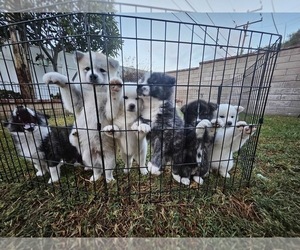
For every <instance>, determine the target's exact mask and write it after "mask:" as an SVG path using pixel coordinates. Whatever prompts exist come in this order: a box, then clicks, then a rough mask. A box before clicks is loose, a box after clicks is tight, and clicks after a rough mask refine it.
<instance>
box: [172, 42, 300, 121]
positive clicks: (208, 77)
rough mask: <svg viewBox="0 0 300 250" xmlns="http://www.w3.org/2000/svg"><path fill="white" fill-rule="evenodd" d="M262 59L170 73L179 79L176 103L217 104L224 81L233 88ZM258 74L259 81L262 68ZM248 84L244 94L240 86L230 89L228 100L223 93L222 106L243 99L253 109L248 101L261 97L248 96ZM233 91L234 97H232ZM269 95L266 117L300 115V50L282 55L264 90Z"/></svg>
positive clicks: (215, 63) (223, 62)
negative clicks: (269, 85)
mask: <svg viewBox="0 0 300 250" xmlns="http://www.w3.org/2000/svg"><path fill="white" fill-rule="evenodd" d="M258 58H260V57H258V56H257V55H245V56H242V57H238V58H237V57H232V58H227V59H226V60H216V61H208V62H204V63H203V64H200V65H199V67H197V68H192V69H190V70H188V69H187V70H179V71H171V72H168V74H170V75H173V76H175V77H176V78H177V84H178V86H177V91H176V99H178V100H181V101H182V102H180V103H181V105H183V104H185V103H187V102H190V101H192V100H195V99H198V98H201V99H204V100H207V101H213V102H216V101H217V93H218V86H219V85H220V84H221V82H222V81H223V83H224V84H225V85H226V83H227V84H230V82H232V79H233V77H235V81H237V80H238V79H239V77H240V78H241V79H242V75H243V74H244V73H245V69H248V68H249V67H251V65H253V64H254V63H255V62H257V60H258ZM262 60H263V58H262ZM256 74H257V77H259V76H260V74H262V71H261V68H258V69H257V73H256ZM251 77H252V76H251ZM255 77H256V76H255ZM268 77H270V76H268ZM249 81H251V79H250V80H249ZM255 81H257V82H258V83H259V80H257V79H255ZM244 82H245V80H244ZM258 83H255V84H258ZM247 84H248V83H246V84H245V83H243V85H244V86H245V85H246V87H244V89H246V91H245V90H243V93H242V94H241V87H240V86H239V87H235V88H233V89H232V88H231V87H230V88H227V91H228V94H227V96H226V93H225V92H224V93H223V92H222V94H223V96H222V98H223V99H221V102H227V101H229V99H228V98H230V101H232V102H238V99H241V103H242V105H249V104H247V103H248V99H249V98H251V99H252V100H254V99H255V98H256V97H257V93H255V92H253V93H252V94H251V96H249V95H248V94H247V92H249V91H247ZM249 84H250V83H249ZM256 86H257V85H256ZM249 89H250V88H249ZM231 90H233V91H231ZM230 91H231V93H229V92H230ZM268 91H269V94H268V99H267V103H266V109H265V114H280V115H293V116H298V115H299V114H300V46H299V47H293V48H287V49H283V50H281V51H280V52H279V55H278V58H277V63H276V66H275V70H274V73H273V78H272V82H271V87H270V88H265V89H263V90H262V92H261V93H260V95H261V94H262V95H263V96H266V95H267V92H268ZM244 92H246V94H245V93H244ZM243 98H244V99H243ZM259 98H261V97H259ZM243 103H245V104H243ZM251 105H254V104H253V103H252V104H251ZM260 105H264V103H261V102H260ZM254 106H255V105H254Z"/></svg>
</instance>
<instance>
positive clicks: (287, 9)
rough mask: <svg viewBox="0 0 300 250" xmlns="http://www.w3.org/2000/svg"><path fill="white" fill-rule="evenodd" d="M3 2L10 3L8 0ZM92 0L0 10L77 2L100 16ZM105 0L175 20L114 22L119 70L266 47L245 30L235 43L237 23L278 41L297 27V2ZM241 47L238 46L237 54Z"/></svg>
mask: <svg viewBox="0 0 300 250" xmlns="http://www.w3.org/2000/svg"><path fill="white" fill-rule="evenodd" d="M3 1H4V2H7V3H10V1H8V0H7V1H6V0H3ZM95 1H96V0H78V1H76V0H75V1H74V0H69V1H68V0H67V1H66V0H53V1H52V0H47V1H32V0H30V1H27V0H24V1H20V2H17V3H20V6H18V4H17V3H16V4H15V5H13V6H11V4H7V5H3V6H9V8H15V9H14V10H15V11H51V8H52V7H53V8H54V9H53V10H54V11H55V10H56V11H57V8H58V7H59V8H60V10H61V11H62V12H70V11H72V8H70V6H74V8H75V6H76V4H77V3H83V5H82V4H81V5H79V4H78V5H77V9H78V8H79V7H78V6H80V8H79V10H80V11H82V12H87V11H92V12H96V13H97V12H98V13H100V12H105V10H104V9H99V10H97V9H95V5H94V3H95ZM104 1H105V0H101V1H100V0H99V2H104ZM25 2H26V5H25V4H24V3H25ZM106 2H107V3H108V4H109V5H113V7H114V9H115V10H116V12H117V13H118V14H123V15H131V16H135V17H147V18H156V19H163V20H171V21H174V22H177V23H167V24H166V23H164V22H151V21H149V20H148V21H147V20H142V19H141V18H138V19H135V20H133V19H130V18H122V19H119V21H121V22H120V23H119V26H120V31H121V35H122V37H123V38H124V39H123V40H124V45H123V50H122V51H121V52H120V55H119V57H118V58H117V59H118V60H119V61H120V62H121V64H122V65H124V66H131V67H138V68H140V69H144V70H155V71H167V70H176V69H183V68H188V67H197V66H198V65H199V62H200V61H205V60H211V59H217V58H224V57H227V56H234V55H237V54H241V53H247V52H252V51H253V50H256V49H257V48H258V47H263V46H266V45H267V44H268V36H267V35H266V34H264V37H263V40H262V41H259V39H260V37H259V33H251V32H250V33H249V32H247V33H246V36H245V41H244V42H242V41H241V35H243V34H244V33H243V25H244V24H246V23H247V22H249V27H248V30H253V31H258V32H268V33H273V34H279V35H282V38H283V42H284V41H286V40H287V39H288V38H289V35H290V34H292V33H294V32H296V31H297V30H298V29H299V28H300V1H299V0H287V1H284V0H251V1H250V0H142V1H141V0H140V1H136V0H106ZM90 3H91V4H90ZM30 4H32V5H33V6H30ZM70 4H71V5H70ZM24 6H26V7H24ZM18 7H19V8H18ZM24 8H27V9H24ZM43 8H46V9H43ZM99 8H100V7H99ZM101 8H103V7H101ZM75 9H76V8H75ZM77 9H76V10H77ZM181 22H188V23H197V24H203V25H209V26H217V27H219V26H222V27H228V28H235V27H236V26H239V28H240V29H241V30H240V31H230V32H231V33H230V34H229V30H226V29H218V28H213V27H209V28H207V31H206V32H204V30H205V29H206V26H198V27H196V26H193V25H188V24H185V25H179V23H181ZM254 34H255V35H254ZM125 38H127V39H125ZM150 40H153V42H150ZM155 40H156V41H155ZM273 40H274V39H273ZM163 41H165V42H163ZM272 42H274V41H272ZM201 44H203V45H201ZM242 45H244V48H243V49H242V51H241V48H240V47H242ZM236 47H238V48H236Z"/></svg>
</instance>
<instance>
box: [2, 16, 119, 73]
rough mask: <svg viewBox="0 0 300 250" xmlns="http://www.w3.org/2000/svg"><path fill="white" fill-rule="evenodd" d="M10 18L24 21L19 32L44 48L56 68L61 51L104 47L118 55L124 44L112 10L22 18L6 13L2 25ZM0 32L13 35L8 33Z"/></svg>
mask: <svg viewBox="0 0 300 250" xmlns="http://www.w3.org/2000/svg"><path fill="white" fill-rule="evenodd" d="M8 20H11V21H12V22H14V23H16V22H18V23H19V24H20V25H18V26H17V27H18V28H19V32H20V33H23V34H24V37H26V39H27V41H28V42H29V43H30V44H31V45H37V46H39V47H40V48H41V50H42V51H43V52H44V54H45V55H46V57H47V58H48V59H49V61H50V62H51V63H52V65H53V70H54V71H57V59H58V54H59V53H60V52H61V51H65V52H73V51H75V50H82V51H88V50H94V51H96V50H101V51H102V52H103V53H105V54H106V55H108V56H116V55H117V54H118V50H119V49H120V48H121V46H122V40H121V38H120V34H119V30H118V25H117V22H116V20H115V18H114V16H113V15H111V14H109V13H107V14H89V13H74V14H72V13H70V14H61V13H23V14H22V16H21V18H20V15H19V14H18V13H17V14H16V13H3V14H2V16H1V17H0V24H2V25H3V24H4V25H5V24H7V23H8ZM24 20H26V22H25V23H24V22H23V21H24ZM0 35H1V37H2V38H8V37H9V36H8V35H7V34H5V32H1V33H0ZM49 50H50V51H49Z"/></svg>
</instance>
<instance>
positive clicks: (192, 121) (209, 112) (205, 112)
mask: <svg viewBox="0 0 300 250" xmlns="http://www.w3.org/2000/svg"><path fill="white" fill-rule="evenodd" d="M217 108H218V105H217V104H215V103H212V102H206V101H204V100H200V99H199V100H195V101H192V102H190V103H188V104H186V105H184V106H182V107H181V109H180V110H181V112H182V113H183V115H184V123H185V126H186V127H187V126H192V127H196V126H197V124H198V123H199V122H201V121H202V120H203V119H207V120H209V121H210V120H212V119H213V116H214V112H215V111H216V110H217Z"/></svg>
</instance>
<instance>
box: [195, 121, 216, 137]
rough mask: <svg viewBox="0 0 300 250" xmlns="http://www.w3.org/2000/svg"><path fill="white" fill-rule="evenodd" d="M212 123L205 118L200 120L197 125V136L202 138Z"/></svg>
mask: <svg viewBox="0 0 300 250" xmlns="http://www.w3.org/2000/svg"><path fill="white" fill-rule="evenodd" d="M211 126H212V124H211V122H210V121H209V120H207V119H204V120H202V121H201V122H199V123H198V124H197V126H196V136H197V138H202V137H203V135H204V133H205V129H206V128H207V127H211Z"/></svg>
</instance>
